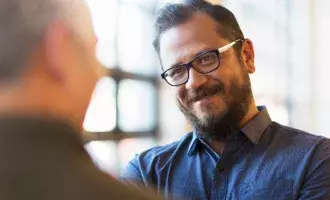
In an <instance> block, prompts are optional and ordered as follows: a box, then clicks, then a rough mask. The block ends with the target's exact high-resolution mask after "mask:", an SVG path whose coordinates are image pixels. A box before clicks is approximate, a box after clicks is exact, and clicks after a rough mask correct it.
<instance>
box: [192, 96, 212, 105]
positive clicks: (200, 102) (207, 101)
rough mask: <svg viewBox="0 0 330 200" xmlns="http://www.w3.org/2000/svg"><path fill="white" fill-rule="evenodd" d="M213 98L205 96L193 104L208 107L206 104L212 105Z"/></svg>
mask: <svg viewBox="0 0 330 200" xmlns="http://www.w3.org/2000/svg"><path fill="white" fill-rule="evenodd" d="M213 98H214V95H211V96H207V97H204V98H202V99H200V100H198V101H195V103H196V104H198V105H200V106H205V105H208V104H210V103H212V100H213Z"/></svg>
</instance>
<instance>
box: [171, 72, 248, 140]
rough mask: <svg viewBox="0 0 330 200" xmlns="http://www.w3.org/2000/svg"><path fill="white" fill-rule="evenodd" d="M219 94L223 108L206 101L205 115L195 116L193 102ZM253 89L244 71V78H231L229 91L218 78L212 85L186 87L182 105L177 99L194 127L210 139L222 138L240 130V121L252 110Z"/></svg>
mask: <svg viewBox="0 0 330 200" xmlns="http://www.w3.org/2000/svg"><path fill="white" fill-rule="evenodd" d="M209 96H217V97H218V98H220V99H221V101H222V102H220V103H221V104H224V105H223V106H222V108H217V106H215V105H214V104H210V105H207V107H208V108H207V109H206V108H204V109H202V112H203V113H205V114H203V116H199V117H198V116H196V114H194V110H193V109H192V108H191V107H192V106H191V105H192V104H193V103H194V102H196V101H198V100H201V99H203V98H205V97H209ZM252 98H253V96H252V89H251V82H250V78H249V76H248V74H247V73H244V76H243V80H242V81H241V84H239V81H238V80H232V81H230V86H229V92H228V93H227V94H226V91H225V86H224V84H223V83H222V82H220V81H217V83H216V84H214V85H212V86H206V85H202V86H200V87H199V88H197V89H196V90H194V91H186V93H185V94H183V100H184V101H183V102H185V104H186V105H187V106H183V105H182V104H181V103H180V102H179V101H178V100H177V103H178V107H179V108H180V110H181V112H182V113H183V114H184V115H185V117H186V118H187V120H188V122H189V123H190V124H191V125H192V127H193V128H194V129H195V131H196V133H197V134H198V136H199V137H200V138H201V139H203V140H205V141H206V142H207V141H214V140H217V141H223V140H225V139H226V138H227V137H228V135H230V134H231V133H233V132H236V131H239V130H240V127H239V126H240V123H241V121H242V119H243V117H244V116H245V115H246V114H247V112H248V110H249V106H250V103H251V101H252Z"/></svg>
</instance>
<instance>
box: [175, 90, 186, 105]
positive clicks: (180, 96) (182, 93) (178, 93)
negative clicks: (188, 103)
mask: <svg viewBox="0 0 330 200" xmlns="http://www.w3.org/2000/svg"><path fill="white" fill-rule="evenodd" d="M172 94H173V96H174V97H175V99H176V100H177V101H178V102H179V103H180V104H181V105H185V103H184V102H185V101H184V100H185V98H186V90H185V88H184V86H179V87H176V88H174V90H173V91H172Z"/></svg>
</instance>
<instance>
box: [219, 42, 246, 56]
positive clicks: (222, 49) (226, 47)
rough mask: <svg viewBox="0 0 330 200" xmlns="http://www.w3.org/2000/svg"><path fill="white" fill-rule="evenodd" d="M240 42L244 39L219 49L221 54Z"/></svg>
mask: <svg viewBox="0 0 330 200" xmlns="http://www.w3.org/2000/svg"><path fill="white" fill-rule="evenodd" d="M239 41H243V39H238V40H235V41H233V42H231V43H229V44H227V45H225V46H223V47H220V48H219V49H218V51H219V53H222V52H225V51H227V50H228V49H229V48H230V47H232V46H234V44H236V42H239Z"/></svg>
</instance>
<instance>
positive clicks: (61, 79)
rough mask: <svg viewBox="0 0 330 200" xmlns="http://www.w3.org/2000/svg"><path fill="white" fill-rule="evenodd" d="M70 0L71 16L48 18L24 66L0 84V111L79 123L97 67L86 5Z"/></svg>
mask: <svg viewBox="0 0 330 200" xmlns="http://www.w3.org/2000/svg"><path fill="white" fill-rule="evenodd" d="M65 1H66V0H62V1H60V2H61V3H68V2H65ZM68 1H69V0H68ZM74 2H75V4H74V5H72V6H73V7H72V8H74V9H71V11H70V12H71V13H69V15H71V17H69V18H65V17H58V19H53V20H52V22H51V23H49V25H48V27H47V28H46V30H45V32H44V34H43V37H42V39H41V40H40V41H39V43H38V44H36V45H35V48H34V49H33V51H31V53H30V56H29V57H28V58H27V60H26V61H25V65H26V66H25V67H24V68H25V70H24V71H23V72H22V73H21V74H20V75H19V76H18V77H17V78H16V79H15V80H14V81H11V82H8V83H1V84H0V98H1V102H0V114H2V115H6V114H7V115H8V114H9V115H15V114H17V115H25V114H26V115H29V116H31V115H35V116H50V117H54V118H60V119H65V120H69V121H70V122H71V123H72V125H74V126H75V127H76V128H77V129H80V130H81V129H82V126H83V121H84V117H85V113H86V110H87V107H88V105H89V102H90V99H91V95H92V93H93V90H94V87H95V85H96V82H97V80H98V79H99V78H100V77H101V75H102V73H101V67H100V65H99V63H98V61H97V58H96V56H95V45H96V37H95V35H94V32H93V28H92V22H91V17H90V14H89V10H88V8H87V6H86V5H85V4H84V3H83V2H82V1H74ZM64 6H65V5H64Z"/></svg>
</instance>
